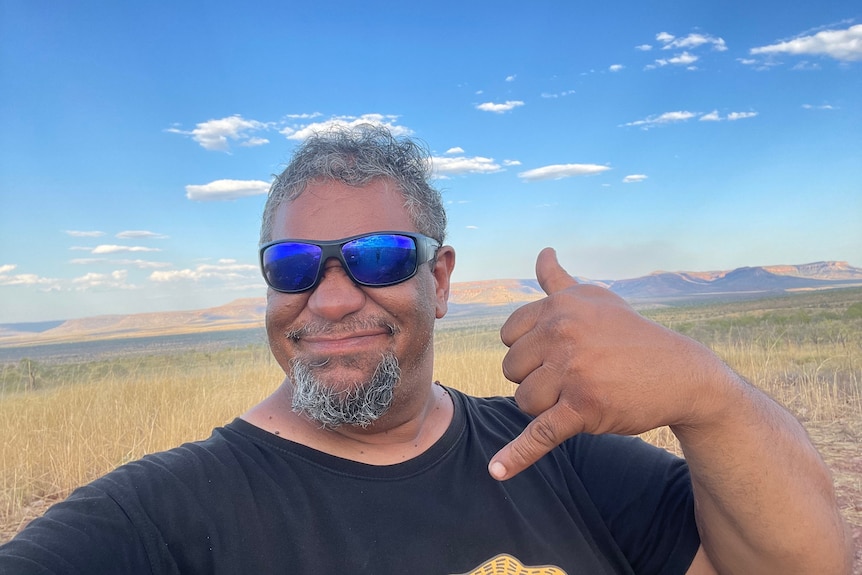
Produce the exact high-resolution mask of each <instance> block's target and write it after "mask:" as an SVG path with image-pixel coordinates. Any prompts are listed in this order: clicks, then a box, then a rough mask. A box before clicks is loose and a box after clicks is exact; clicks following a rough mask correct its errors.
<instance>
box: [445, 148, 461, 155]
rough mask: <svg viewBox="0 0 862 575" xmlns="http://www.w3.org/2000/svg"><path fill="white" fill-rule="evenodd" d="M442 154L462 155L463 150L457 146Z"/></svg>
mask: <svg viewBox="0 0 862 575" xmlns="http://www.w3.org/2000/svg"><path fill="white" fill-rule="evenodd" d="M444 153H446V154H463V153H464V148H461V147H459V146H455V147H454V148H449V149H448V150H446V151H445V152H444Z"/></svg>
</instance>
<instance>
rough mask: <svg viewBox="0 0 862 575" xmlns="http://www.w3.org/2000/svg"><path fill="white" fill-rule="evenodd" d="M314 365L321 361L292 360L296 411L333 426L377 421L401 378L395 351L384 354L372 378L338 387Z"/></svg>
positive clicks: (390, 402)
mask: <svg viewBox="0 0 862 575" xmlns="http://www.w3.org/2000/svg"><path fill="white" fill-rule="evenodd" d="M323 365H325V362H324V364H323ZM313 367H322V365H314V366H312V365H310V364H307V363H303V362H301V361H297V360H296V359H294V360H292V361H291V368H292V372H293V374H292V375H293V377H292V383H293V404H292V407H293V411H295V412H297V413H303V414H305V415H306V416H307V417H309V418H311V419H312V420H314V421H316V422H318V423H320V424H321V425H322V426H323V427H326V428H330V429H332V428H336V427H340V426H342V425H353V426H357V427H362V428H365V427H368V426H369V425H371V424H372V423H374V422H375V421H377V420H378V419H379V418H380V417H381V416H382V415H383V414H384V413H386V412H387V411H388V410H389V407H390V406H391V405H392V398H393V395H394V391H395V386H396V385H397V384H398V381H399V379H400V378H401V369H400V368H399V367H398V358H396V357H395V355H394V354H392V353H385V354H383V357H382V359H381V361H380V363H379V364H378V365H377V368H376V369H375V370H374V374H373V375H372V376H371V379H370V380H369V381H367V382H356V383H354V384H352V385H350V386H348V387H346V388H343V389H339V390H336V389H333V388H332V387H331V386H328V385H326V384H325V383H323V382H322V381H320V379H319V378H318V377H317V376H316V375H315V374H314V373H313V372H312V369H313Z"/></svg>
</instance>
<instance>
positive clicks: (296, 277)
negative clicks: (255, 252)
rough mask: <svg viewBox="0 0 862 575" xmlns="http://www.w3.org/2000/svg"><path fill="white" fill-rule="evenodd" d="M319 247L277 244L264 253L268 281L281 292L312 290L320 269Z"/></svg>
mask: <svg viewBox="0 0 862 575" xmlns="http://www.w3.org/2000/svg"><path fill="white" fill-rule="evenodd" d="M321 253H322V250H321V249H320V247H319V246H315V245H312V244H303V243H298V242H287V243H283V244H275V245H273V246H270V247H268V248H267V249H266V250H265V251H264V253H263V273H264V275H265V276H266V281H267V282H268V283H269V285H271V286H272V287H273V288H275V289H277V290H279V291H286V292H293V291H302V290H306V289H308V288H310V287H311V286H313V285H314V284H315V282H316V281H317V272H318V269H319V268H320V255H321Z"/></svg>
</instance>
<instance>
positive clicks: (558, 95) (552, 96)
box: [542, 90, 575, 98]
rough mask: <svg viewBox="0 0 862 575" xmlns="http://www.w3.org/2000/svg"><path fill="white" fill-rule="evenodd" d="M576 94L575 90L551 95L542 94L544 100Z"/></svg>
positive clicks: (547, 93)
mask: <svg viewBox="0 0 862 575" xmlns="http://www.w3.org/2000/svg"><path fill="white" fill-rule="evenodd" d="M574 93H575V91H574V90H565V91H563V92H557V93H554V94H552V93H549V92H542V98H564V97H566V96H569V95H571V94H574Z"/></svg>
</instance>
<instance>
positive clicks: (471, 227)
mask: <svg viewBox="0 0 862 575" xmlns="http://www.w3.org/2000/svg"><path fill="white" fill-rule="evenodd" d="M464 227H465V228H466V229H468V230H478V229H479V226H464Z"/></svg>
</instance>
